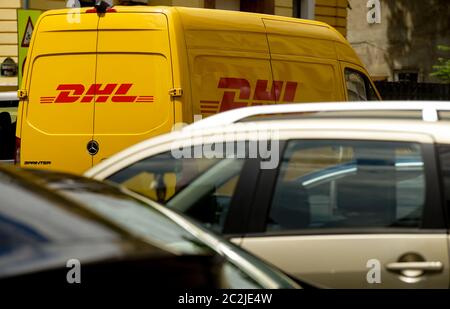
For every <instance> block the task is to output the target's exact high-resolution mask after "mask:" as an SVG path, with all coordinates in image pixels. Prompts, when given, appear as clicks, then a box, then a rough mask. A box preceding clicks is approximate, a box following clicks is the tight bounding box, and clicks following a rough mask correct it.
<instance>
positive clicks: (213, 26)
mask: <svg viewBox="0 0 450 309" xmlns="http://www.w3.org/2000/svg"><path fill="white" fill-rule="evenodd" d="M114 9H115V10H116V11H117V12H136V13H142V12H149V13H151V12H153V13H154V12H161V13H165V14H167V15H172V14H173V15H176V14H178V15H179V16H180V17H181V20H182V24H183V28H184V29H186V30H231V31H233V30H236V31H238V30H242V29H245V30H246V31H249V32H265V31H266V30H267V32H268V33H270V34H282V35H287V36H292V37H305V38H313V39H317V40H329V41H333V42H335V43H336V44H338V45H339V47H341V48H340V49H342V50H343V51H341V52H340V51H339V48H337V57H338V59H340V60H348V61H351V62H353V63H355V64H358V65H360V66H361V67H363V65H362V63H361V61H360V60H359V58H358V56H357V55H356V53H355V52H354V51H353V49H352V48H351V46H350V44H349V43H348V41H347V40H346V39H345V38H344V37H343V36H342V35H341V34H340V33H339V32H338V31H337V30H336V29H334V28H333V27H331V26H330V25H328V24H326V23H323V22H319V21H314V20H306V19H298V18H292V17H285V16H278V15H268V14H259V13H249V12H238V11H227V10H218V9H204V8H187V7H168V6H114ZM74 10H76V11H78V10H79V11H80V12H86V11H87V10H92V8H89V7H86V8H81V9H60V10H49V11H46V12H45V13H44V14H43V16H46V15H52V14H68V13H70V14H73V13H74ZM76 11H75V12H76ZM106 14H114V13H106ZM261 19H264V20H270V21H281V22H287V23H295V24H296V25H297V27H295V28H293V27H289V26H288V27H266V28H267V29H266V28H264V27H261Z"/></svg>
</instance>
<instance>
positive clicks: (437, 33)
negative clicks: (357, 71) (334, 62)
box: [347, 0, 450, 82]
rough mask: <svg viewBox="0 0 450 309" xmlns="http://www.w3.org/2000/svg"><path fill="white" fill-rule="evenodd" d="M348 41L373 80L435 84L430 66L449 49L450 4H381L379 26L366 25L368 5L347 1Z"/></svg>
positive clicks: (409, 0) (419, 0) (396, 0)
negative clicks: (443, 47) (445, 49)
mask: <svg viewBox="0 0 450 309" xmlns="http://www.w3.org/2000/svg"><path fill="white" fill-rule="evenodd" d="M348 2H349V8H348V25H347V39H348V40H349V42H350V44H352V46H353V47H354V49H355V50H356V52H357V53H358V55H359V56H360V58H361V59H362V61H363V62H364V64H365V65H366V67H367V68H368V70H369V73H370V74H371V76H372V78H373V79H374V80H388V81H412V82H437V81H438V80H437V79H436V78H435V77H431V76H430V73H431V72H432V66H433V65H434V64H435V63H436V61H437V58H438V57H439V56H444V55H443V54H441V53H440V52H439V51H438V49H437V45H450V3H449V0H427V1H423V0H380V4H381V22H380V23H379V24H376V23H375V24H369V23H368V22H367V12H368V8H367V1H366V0H349V1H348Z"/></svg>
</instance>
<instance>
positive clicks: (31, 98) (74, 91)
mask: <svg viewBox="0 0 450 309" xmlns="http://www.w3.org/2000/svg"><path fill="white" fill-rule="evenodd" d="M79 20H80V21H82V26H80V28H81V29H82V31H73V28H74V25H73V24H72V23H71V22H72V20H71V19H69V18H67V16H66V15H58V14H48V15H44V16H43V17H42V18H41V19H40V22H39V24H38V27H37V29H36V36H37V37H39V39H38V40H34V41H33V48H32V50H31V56H30V53H29V57H27V59H28V60H27V61H29V62H30V64H29V67H30V70H29V72H28V76H26V78H27V80H26V81H27V90H28V91H27V92H28V99H27V101H25V102H22V106H23V114H24V116H25V119H26V120H25V121H22V122H21V137H22V139H23V140H24V141H26V142H25V143H22V147H21V161H22V162H21V163H22V165H23V166H24V167H30V168H34V167H36V168H45V167H51V168H54V169H60V170H66V171H80V170H81V169H87V168H89V167H91V166H92V158H91V156H89V155H88V154H87V152H86V151H80V150H81V149H82V150H85V149H86V145H87V143H88V142H89V140H90V139H91V138H92V133H93V122H94V119H93V111H94V106H93V105H91V104H81V103H79V101H80V99H81V95H82V94H83V93H84V91H85V86H84V85H86V84H93V83H94V81H95V65H96V42H97V30H96V28H97V23H98V17H97V15H96V14H80V16H79ZM50 46H51V48H49V47H50ZM35 77H36V78H35Z"/></svg>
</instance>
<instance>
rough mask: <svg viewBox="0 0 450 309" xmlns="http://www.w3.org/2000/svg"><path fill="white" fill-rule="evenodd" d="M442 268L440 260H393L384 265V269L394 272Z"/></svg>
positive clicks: (437, 269)
mask: <svg viewBox="0 0 450 309" xmlns="http://www.w3.org/2000/svg"><path fill="white" fill-rule="evenodd" d="M443 268H444V265H443V264H442V262H439V261H432V262H394V263H389V264H387V265H386V269H387V270H390V271H394V272H401V271H404V270H422V271H433V272H434V271H437V272H438V271H441V270H442V269H443Z"/></svg>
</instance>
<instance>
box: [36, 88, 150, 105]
mask: <svg viewBox="0 0 450 309" xmlns="http://www.w3.org/2000/svg"><path fill="white" fill-rule="evenodd" d="M132 86H133V84H105V85H104V86H103V84H92V85H90V86H89V87H88V88H87V91H85V90H86V88H85V86H84V85H82V84H60V85H58V87H56V90H58V91H59V94H58V95H57V96H56V97H41V98H40V102H41V103H43V104H46V103H75V102H81V103H91V102H94V98H95V103H104V102H107V101H108V100H110V101H111V102H116V103H133V102H136V103H151V102H153V101H154V97H153V96H133V95H127V94H128V91H129V90H130V88H131V87H132Z"/></svg>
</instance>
